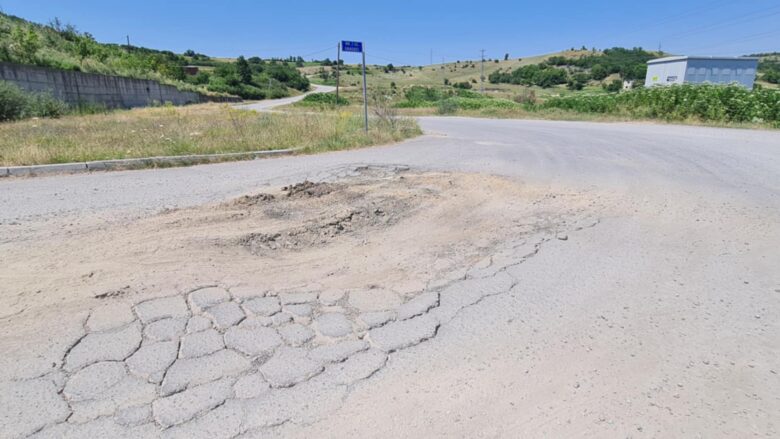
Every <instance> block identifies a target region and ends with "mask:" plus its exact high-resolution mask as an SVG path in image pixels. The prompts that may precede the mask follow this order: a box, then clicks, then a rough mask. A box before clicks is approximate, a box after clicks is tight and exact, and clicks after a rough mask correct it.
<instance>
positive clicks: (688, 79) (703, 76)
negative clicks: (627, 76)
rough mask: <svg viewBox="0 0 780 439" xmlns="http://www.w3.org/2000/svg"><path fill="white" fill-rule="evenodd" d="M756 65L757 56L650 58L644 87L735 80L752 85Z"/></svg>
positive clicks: (726, 82)
mask: <svg viewBox="0 0 780 439" xmlns="http://www.w3.org/2000/svg"><path fill="white" fill-rule="evenodd" d="M757 68H758V58H727V57H708V56H670V57H668V58H659V59H654V60H651V61H648V62H647V77H646V79H645V87H653V86H656V85H672V84H703V83H710V84H731V83H736V84H738V85H741V86H743V87H746V88H748V89H752V88H753V82H755V80H756V69H757Z"/></svg>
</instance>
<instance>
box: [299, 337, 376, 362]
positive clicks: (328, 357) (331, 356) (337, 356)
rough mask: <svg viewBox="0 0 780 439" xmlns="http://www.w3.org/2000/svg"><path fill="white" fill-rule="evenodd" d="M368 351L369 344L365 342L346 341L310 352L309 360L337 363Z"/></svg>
mask: <svg viewBox="0 0 780 439" xmlns="http://www.w3.org/2000/svg"><path fill="white" fill-rule="evenodd" d="M366 349H368V342H367V341H365V340H346V341H342V342H338V343H336V344H332V345H325V346H318V347H316V348H314V349H312V350H311V351H309V358H311V359H312V360H316V361H321V362H323V363H335V362H338V361H344V360H345V359H347V358H348V357H349V356H350V355H352V354H354V353H356V352H360V351H364V350H366Z"/></svg>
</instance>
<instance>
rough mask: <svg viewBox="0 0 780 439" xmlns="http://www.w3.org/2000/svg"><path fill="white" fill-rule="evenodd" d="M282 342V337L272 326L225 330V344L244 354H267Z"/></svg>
mask: <svg viewBox="0 0 780 439" xmlns="http://www.w3.org/2000/svg"><path fill="white" fill-rule="evenodd" d="M281 344H282V338H281V337H280V336H279V334H278V333H277V332H276V330H275V329H273V328H267V327H265V326H258V327H250V328H241V327H233V328H230V329H228V330H227V332H225V345H226V346H227V347H229V348H231V349H235V350H237V351H239V352H243V353H245V354H246V355H251V356H256V355H269V354H270V353H271V352H273V350H274V349H276V347H277V346H279V345H281Z"/></svg>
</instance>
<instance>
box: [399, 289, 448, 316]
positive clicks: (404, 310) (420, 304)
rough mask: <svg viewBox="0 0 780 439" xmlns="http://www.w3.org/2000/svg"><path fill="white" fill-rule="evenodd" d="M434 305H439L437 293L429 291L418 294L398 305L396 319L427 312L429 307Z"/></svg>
mask: <svg viewBox="0 0 780 439" xmlns="http://www.w3.org/2000/svg"><path fill="white" fill-rule="evenodd" d="M435 306H439V293H437V292H435V291H431V292H428V293H423V294H420V295H419V296H417V297H415V298H413V299H411V300H410V301H408V302H406V303H404V304H403V305H401V306H399V307H398V309H397V310H396V315H397V318H398V320H406V319H410V318H412V317H416V316H419V315H420V314H423V313H425V312H428V310H429V309H431V308H433V307H435Z"/></svg>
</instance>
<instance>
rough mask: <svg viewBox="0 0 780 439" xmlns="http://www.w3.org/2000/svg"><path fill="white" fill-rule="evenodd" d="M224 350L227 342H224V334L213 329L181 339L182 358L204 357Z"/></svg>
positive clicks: (180, 351)
mask: <svg viewBox="0 0 780 439" xmlns="http://www.w3.org/2000/svg"><path fill="white" fill-rule="evenodd" d="M224 348H225V342H224V340H222V334H220V333H219V332H217V331H215V330H213V329H208V330H206V331H202V332H196V333H194V334H188V335H185V336H184V337H183V338H182V339H181V348H180V350H179V353H180V356H181V358H194V357H202V356H204V355H208V354H210V353H212V352H217V351H218V350H220V349H224Z"/></svg>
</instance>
